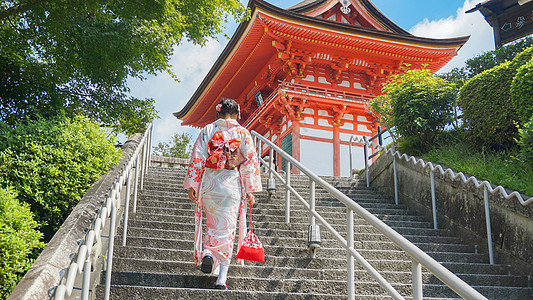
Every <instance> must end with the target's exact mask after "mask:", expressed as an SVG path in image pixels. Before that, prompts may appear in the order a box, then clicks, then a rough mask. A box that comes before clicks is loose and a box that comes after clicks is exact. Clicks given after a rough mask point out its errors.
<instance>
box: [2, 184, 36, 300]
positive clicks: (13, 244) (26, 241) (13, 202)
mask: <svg viewBox="0 0 533 300" xmlns="http://www.w3.org/2000/svg"><path fill="white" fill-rule="evenodd" d="M16 197H17V194H16V193H15V192H13V191H12V189H10V188H7V189H2V188H0V299H6V298H7V296H9V294H10V293H11V291H12V290H13V288H14V287H15V285H16V284H17V282H18V281H19V280H20V277H21V275H22V274H24V272H26V270H28V269H29V268H30V267H31V265H32V257H31V256H32V253H33V252H34V251H35V250H39V249H42V248H43V247H44V243H42V242H40V241H39V240H40V239H41V237H42V233H40V232H39V231H38V230H37V229H36V228H37V222H36V221H35V220H34V219H33V214H32V212H31V211H30V208H29V205H28V204H25V203H20V202H19V201H18V200H17V199H16Z"/></svg>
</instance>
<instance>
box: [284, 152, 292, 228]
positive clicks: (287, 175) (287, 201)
mask: <svg viewBox="0 0 533 300" xmlns="http://www.w3.org/2000/svg"><path fill="white" fill-rule="evenodd" d="M286 167H287V170H286V171H285V187H286V188H285V223H287V224H289V223H290V222H291V191H290V190H289V186H290V185H291V162H290V161H288V160H287V164H286Z"/></svg>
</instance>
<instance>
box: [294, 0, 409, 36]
mask: <svg viewBox="0 0 533 300" xmlns="http://www.w3.org/2000/svg"><path fill="white" fill-rule="evenodd" d="M344 1H345V2H347V3H350V4H351V5H352V7H354V8H355V9H357V10H358V11H357V12H358V13H359V14H368V15H369V16H370V17H371V18H373V19H375V20H376V21H378V22H379V23H381V24H382V25H383V26H384V27H385V28H386V29H387V30H388V31H391V32H395V33H402V34H410V33H409V32H407V31H405V30H404V29H402V28H401V27H400V26H398V25H396V24H395V23H394V22H392V21H391V20H390V19H389V18H387V17H386V16H385V15H384V14H383V13H381V11H379V9H377V8H376V7H375V6H374V4H372V2H370V1H369V0H351V1H349V0H344ZM339 2H342V1H339V0H304V1H302V2H300V3H298V4H296V5H294V6H291V7H289V8H288V9H287V10H288V11H291V12H294V13H299V14H304V15H311V14H312V13H313V11H316V10H319V9H320V7H321V6H322V7H324V6H327V5H328V4H329V6H331V5H332V4H335V3H339Z"/></svg>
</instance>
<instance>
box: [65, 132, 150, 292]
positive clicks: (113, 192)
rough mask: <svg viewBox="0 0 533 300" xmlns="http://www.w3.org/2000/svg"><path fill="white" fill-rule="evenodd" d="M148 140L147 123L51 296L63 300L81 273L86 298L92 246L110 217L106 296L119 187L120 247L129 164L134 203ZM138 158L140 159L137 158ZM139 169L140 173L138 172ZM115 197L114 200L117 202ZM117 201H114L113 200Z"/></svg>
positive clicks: (125, 214) (109, 283) (129, 177)
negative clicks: (122, 193) (121, 200)
mask: <svg viewBox="0 0 533 300" xmlns="http://www.w3.org/2000/svg"><path fill="white" fill-rule="evenodd" d="M151 140H152V123H150V124H148V127H147V128H146V130H145V132H144V134H143V137H142V139H141V141H140V142H139V144H138V145H137V147H136V149H135V151H134V152H133V155H131V156H130V157H129V158H128V160H127V162H126V163H125V166H123V167H122V169H121V171H120V172H119V175H117V176H116V177H115V180H114V181H113V184H112V187H111V188H110V189H109V190H108V193H107V194H106V195H105V201H103V202H102V206H101V207H100V209H98V210H97V217H96V218H95V220H94V222H93V223H92V227H93V228H92V229H91V230H89V231H88V232H87V234H86V235H85V239H84V241H85V242H84V243H82V244H81V245H80V247H79V248H78V251H77V252H76V253H75V256H74V257H75V259H73V260H72V261H71V263H70V266H69V268H68V272H67V274H66V280H65V282H64V283H62V284H59V285H58V286H57V287H56V289H55V292H54V299H56V300H63V299H64V298H65V295H66V296H67V297H70V295H71V294H72V290H73V288H74V281H75V280H76V277H77V275H78V274H81V273H83V282H82V288H81V299H82V300H88V299H89V290H90V286H89V285H90V276H91V265H92V262H91V260H90V256H91V251H92V247H93V244H94V242H95V241H97V242H99V241H100V240H101V235H102V230H103V228H104V227H105V223H106V221H107V219H108V218H110V226H109V241H108V247H107V249H108V250H107V251H108V253H107V264H106V280H105V294H104V299H105V300H108V299H109V294H110V288H111V270H112V265H113V246H114V240H115V238H114V237H115V229H116V228H115V227H116V224H117V220H116V217H117V209H118V207H117V206H120V199H121V194H120V192H121V191H122V187H123V186H124V184H126V200H125V211H124V231H123V237H122V244H123V246H124V245H125V244H126V230H127V226H128V211H129V199H130V192H131V191H130V187H131V180H132V178H131V177H132V174H131V171H132V169H133V164H134V163H135V164H136V167H135V191H134V195H133V196H134V203H135V200H136V198H137V183H138V182H139V175H140V182H141V189H142V188H143V187H142V182H143V177H144V174H145V173H146V172H147V171H148V168H147V166H149V163H150V162H149V157H150V149H151ZM141 160H142V161H141ZM139 165H141V168H142V170H139ZM139 171H141V172H139ZM117 200H118V201H117ZM117 202H118V203H117Z"/></svg>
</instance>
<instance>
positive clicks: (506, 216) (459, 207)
mask: <svg viewBox="0 0 533 300" xmlns="http://www.w3.org/2000/svg"><path fill="white" fill-rule="evenodd" d="M396 163H397V175H398V179H397V180H398V198H399V202H400V203H405V204H407V205H408V206H410V207H411V208H413V209H417V210H419V211H423V212H424V213H425V214H427V216H428V218H429V219H430V220H431V219H432V211H431V181H430V168H429V167H422V165H421V164H419V163H415V162H414V161H413V160H410V161H407V160H406V159H405V158H398V157H397V156H396ZM369 176H370V185H371V186H372V187H376V188H379V189H380V190H381V191H383V192H385V193H386V194H388V195H389V196H390V197H394V181H393V180H394V177H393V176H394V170H393V156H392V154H391V153H390V152H387V153H385V154H382V155H381V156H380V157H379V158H378V159H377V160H376V161H375V162H374V163H373V164H372V165H371V166H370V169H369ZM434 176H435V199H436V206H437V220H438V227H439V228H448V229H451V230H452V231H454V232H455V233H457V235H458V236H461V237H462V238H463V239H464V240H465V241H467V242H469V243H472V242H474V243H476V244H477V245H478V247H479V248H478V249H479V250H480V251H482V252H483V253H488V252H487V233H486V232H487V230H486V222H485V219H486V218H485V208H484V196H483V187H479V188H478V187H476V186H475V184H474V183H473V182H468V183H464V182H463V181H462V180H461V179H460V178H456V179H454V180H452V179H451V176H450V175H448V174H445V175H442V174H441V172H440V171H438V170H435V171H434ZM507 192H508V193H510V192H511V191H507ZM522 197H523V198H524V199H528V197H527V196H525V195H522ZM489 206H490V217H491V227H492V242H493V250H494V255H495V257H494V260H495V263H504V264H511V265H513V266H514V267H515V269H517V270H519V271H520V272H521V273H523V274H528V275H533V204H530V205H527V206H523V205H521V204H520V202H519V200H518V199H517V198H516V197H514V196H513V197H511V198H510V199H505V197H504V196H503V195H502V194H501V193H500V192H496V193H495V194H494V195H493V194H491V193H489ZM487 261H488V258H487Z"/></svg>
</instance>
